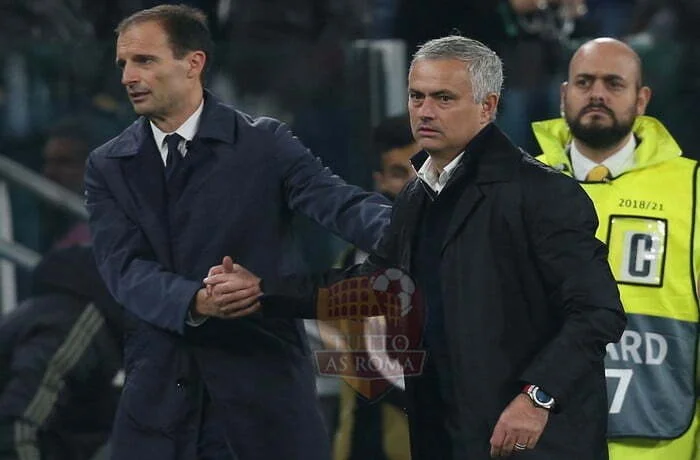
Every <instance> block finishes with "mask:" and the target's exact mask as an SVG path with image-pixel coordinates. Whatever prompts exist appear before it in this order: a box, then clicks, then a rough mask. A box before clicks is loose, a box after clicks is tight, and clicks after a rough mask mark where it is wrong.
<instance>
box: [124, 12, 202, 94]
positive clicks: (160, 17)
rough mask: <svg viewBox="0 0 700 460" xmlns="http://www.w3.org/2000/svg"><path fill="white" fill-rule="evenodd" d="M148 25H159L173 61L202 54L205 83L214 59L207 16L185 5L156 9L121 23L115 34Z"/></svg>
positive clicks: (137, 14) (135, 15)
mask: <svg viewBox="0 0 700 460" xmlns="http://www.w3.org/2000/svg"><path fill="white" fill-rule="evenodd" d="M151 21H154V22H158V23H159V24H160V25H161V26H162V27H163V30H165V33H166V34H167V35H168V41H169V42H170V48H171V49H172V50H173V56H175V58H177V59H182V58H183V57H184V56H185V54H187V53H189V52H190V51H203V52H204V54H205V55H206V56H207V59H206V62H205V63H204V69H202V82H204V80H205V78H206V75H207V72H208V70H209V68H210V67H211V63H212V60H213V57H214V42H213V40H212V38H211V32H210V31H209V26H208V25H207V15H206V14H204V12H202V11H201V10H199V9H197V8H193V7H191V6H187V5H158V6H155V7H153V8H149V9H147V10H141V11H137V12H136V13H134V14H132V15H131V16H129V17H127V18H126V19H123V20H122V21H121V22H120V23H119V25H118V26H117V28H116V29H115V32H116V33H117V34H121V33H122V32H124V31H125V30H126V29H128V28H129V27H131V26H133V25H136V24H142V23H144V22H151Z"/></svg>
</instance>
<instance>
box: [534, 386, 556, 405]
mask: <svg viewBox="0 0 700 460" xmlns="http://www.w3.org/2000/svg"><path fill="white" fill-rule="evenodd" d="M535 398H536V399H537V402H539V403H540V404H549V403H550V402H551V401H552V397H551V396H549V395H548V394H547V393H545V392H544V391H542V390H540V389H539V388H538V389H537V391H536V392H535Z"/></svg>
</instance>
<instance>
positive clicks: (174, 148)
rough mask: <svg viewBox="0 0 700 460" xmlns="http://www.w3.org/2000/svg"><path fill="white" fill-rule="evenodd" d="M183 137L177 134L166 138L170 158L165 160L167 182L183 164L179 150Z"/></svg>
mask: <svg viewBox="0 0 700 460" xmlns="http://www.w3.org/2000/svg"><path fill="white" fill-rule="evenodd" d="M182 140H183V137H182V136H180V135H179V134H177V133H173V134H168V135H167V136H165V144H166V145H167V146H168V156H167V157H166V159H165V180H166V181H168V180H170V179H171V178H172V177H173V175H174V174H175V172H176V171H177V170H178V169H179V168H180V165H181V164H182V154H181V153H180V150H179V149H178V146H179V145H180V142H181V141H182Z"/></svg>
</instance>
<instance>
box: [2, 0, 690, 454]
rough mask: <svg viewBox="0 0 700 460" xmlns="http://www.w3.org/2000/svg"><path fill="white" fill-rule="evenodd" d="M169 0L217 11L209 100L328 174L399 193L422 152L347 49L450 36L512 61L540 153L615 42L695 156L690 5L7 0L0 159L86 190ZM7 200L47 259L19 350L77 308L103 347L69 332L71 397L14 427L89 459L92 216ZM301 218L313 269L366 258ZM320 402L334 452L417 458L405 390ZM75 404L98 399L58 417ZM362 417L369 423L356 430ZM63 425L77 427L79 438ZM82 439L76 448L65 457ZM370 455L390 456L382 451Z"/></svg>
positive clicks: (52, 395) (96, 308) (15, 324)
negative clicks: (130, 30) (583, 64)
mask: <svg viewBox="0 0 700 460" xmlns="http://www.w3.org/2000/svg"><path fill="white" fill-rule="evenodd" d="M161 3H187V4H190V5H192V6H195V7H198V8H200V9H202V10H204V11H205V12H206V13H207V14H208V16H209V17H210V18H211V19H212V24H210V26H211V30H212V32H213V35H214V38H215V39H216V41H217V43H216V45H217V48H216V52H215V61H214V67H213V72H212V73H211V76H210V79H209V82H208V87H209V88H210V89H211V90H212V91H213V92H214V93H215V94H217V95H218V96H219V97H221V98H222V99H223V100H224V101H226V102H229V103H231V104H233V105H234V106H236V107H237V108H238V109H240V110H243V111H245V112H249V113H251V114H253V115H263V114H265V115H270V116H274V117H277V118H280V119H282V120H283V121H286V122H287V123H289V124H290V125H291V127H292V129H293V131H294V132H295V134H296V135H297V136H298V137H299V138H300V139H301V140H302V141H303V142H304V144H305V145H307V146H308V147H309V148H310V149H311V150H312V151H313V152H314V154H316V155H318V156H319V157H321V158H322V159H323V161H324V163H325V164H326V165H328V166H329V167H330V168H331V169H333V171H334V172H336V173H338V174H339V175H341V176H342V177H344V178H346V179H347V180H348V181H349V182H353V183H356V184H358V185H361V186H363V187H365V188H368V189H370V188H374V189H375V190H377V191H380V192H382V193H384V194H386V195H387V196H390V197H391V196H394V195H395V194H396V193H398V190H400V189H401V186H402V185H403V184H404V183H405V182H406V181H408V180H409V179H410V178H411V177H413V174H414V172H413V171H412V170H411V169H410V168H408V167H407V161H406V159H407V157H410V153H411V152H412V150H411V149H412V148H413V147H414V146H413V144H412V142H411V137H410V131H409V129H408V122H407V119H406V118H405V116H403V115H402V114H400V113H389V112H388V111H387V110H384V111H383V113H381V116H382V118H384V119H385V120H384V121H383V122H382V123H379V124H376V123H372V122H371V121H370V120H372V119H373V118H374V117H375V116H376V113H375V112H376V110H377V109H376V100H373V97H376V95H377V93H376V89H373V88H372V85H370V84H369V83H368V79H369V78H370V75H371V73H372V71H371V68H372V62H371V61H372V59H371V56H367V55H362V54H358V53H357V47H356V46H355V45H356V44H357V43H359V42H360V41H363V40H370V41H379V40H399V41H400V43H403V44H404V45H405V48H404V49H405V56H404V61H405V62H406V63H408V62H409V61H410V56H411V54H412V52H413V51H414V50H415V49H416V47H417V46H418V45H420V44H421V43H423V42H425V41H427V40H429V39H431V38H435V37H439V36H442V35H446V34H449V33H458V34H462V35H465V36H468V37H471V38H475V39H477V40H480V41H482V42H484V43H486V44H487V45H489V46H490V47H492V48H493V49H494V50H496V51H497V52H498V54H499V55H500V56H501V57H502V59H503V61H504V65H505V73H506V79H505V90H504V94H503V98H502V103H501V106H500V107H499V115H498V120H497V123H498V124H499V125H500V126H501V127H502V128H503V129H504V131H505V132H507V133H508V134H509V135H510V136H511V137H512V139H513V141H514V142H515V143H516V144H518V145H521V146H522V147H523V148H525V149H526V150H528V151H530V152H531V153H533V154H538V153H540V152H539V151H538V150H539V148H538V146H537V142H536V141H535V138H534V137H533V134H532V132H531V128H530V123H531V122H533V121H537V120H543V119H546V118H551V117H553V116H557V115H559V113H560V110H561V109H560V84H561V82H562V81H563V80H564V79H565V78H566V77H565V76H566V65H567V63H568V60H569V58H570V56H571V53H572V52H573V50H575V49H576V48H577V46H578V45H579V44H580V43H582V42H583V41H585V40H586V39H588V38H591V37H598V36H611V37H617V38H621V39H623V40H625V41H626V42H627V43H629V44H630V45H631V46H632V47H633V48H634V49H635V50H636V51H637V52H638V53H639V54H640V55H641V57H642V59H643V61H644V69H645V75H644V80H645V82H646V83H648V84H650V86H652V87H653V88H654V91H655V97H654V99H653V100H652V102H651V104H650V106H649V109H648V113H649V114H650V115H653V116H656V117H658V118H660V119H662V120H663V121H664V123H665V124H666V126H667V127H668V128H669V130H670V131H671V133H673V135H674V137H675V139H676V140H677V141H678V143H679V144H680V146H681V148H682V150H683V152H684V155H685V156H688V157H691V158H695V159H698V158H700V154H698V153H697V147H696V146H697V145H698V143H700V131H698V130H697V129H696V127H695V119H694V118H693V117H692V113H693V111H692V110H694V109H695V108H696V107H697V106H699V105H700V59H699V58H700V56H698V54H699V53H700V47H699V46H697V45H698V44H700V43H699V42H700V29H699V28H698V27H697V26H696V24H697V23H698V21H699V20H700V2H698V1H697V0H502V1H497V0H490V1H471V2H469V1H464V0H442V1H441V2H439V5H438V4H436V3H435V2H428V1H424V0H199V1H197V0H191V1H184V2H158V1H154V0H152V1H148V0H109V1H106V0H101V1H82V0H0V154H1V155H4V156H7V157H9V158H11V159H13V160H15V161H17V162H19V163H21V164H23V165H24V166H26V167H28V168H30V169H32V170H35V171H36V172H39V173H41V174H42V175H43V176H44V177H46V178H47V179H49V180H51V181H53V182H55V183H57V184H59V185H61V186H63V187H65V188H67V189H69V190H71V191H73V192H75V193H76V194H78V195H80V194H82V193H83V173H84V162H85V159H86V158H87V155H88V154H89V152H90V151H91V150H92V149H93V148H95V147H96V146H98V145H100V144H101V143H103V142H105V141H107V140H108V139H110V138H111V137H113V136H114V135H116V134H117V133H119V132H120V131H121V130H122V129H123V128H124V127H125V126H126V125H127V124H128V123H130V122H131V121H132V120H133V119H134V115H133V112H132V111H131V109H130V106H129V104H128V101H127V99H126V97H125V95H124V91H123V88H122V87H121V84H120V81H119V73H118V72H117V69H116V67H115V65H114V28H115V26H116V25H117V22H118V21H119V19H120V18H122V17H125V16H127V15H128V14H130V13H132V12H134V11H136V10H139V9H143V8H148V7H151V6H154V5H157V4H161ZM405 70H407V68H406V69H402V72H404V73H405ZM382 90H383V91H386V90H387V88H383V89H382ZM380 110H381V109H380ZM11 198H12V206H13V215H12V217H13V225H14V239H15V241H17V242H18V243H20V244H22V245H24V246H26V247H27V248H30V249H32V250H34V251H37V252H38V253H40V254H42V255H45V254H48V256H47V257H46V258H45V260H44V262H42V265H40V266H39V268H37V269H36V270H35V271H34V273H29V272H28V271H23V270H19V271H18V293H19V300H20V301H22V302H23V303H22V306H21V307H20V309H21V308H23V307H27V308H31V309H33V310H32V311H39V312H40V311H43V310H47V309H48V310H53V313H52V314H54V315H56V316H55V318H56V319H55V320H54V319H50V320H46V321H49V323H50V325H51V327H52V328H55V334H54V336H53V338H52V337H51V336H50V337H48V338H47V339H46V340H45V341H43V342H40V343H34V342H31V346H29V347H27V348H25V349H24V350H23V353H32V352H33V350H42V349H44V348H42V347H48V349H51V346H52V344H54V343H55V342H56V340H57V339H56V337H60V336H62V335H65V334H68V333H70V331H69V330H68V331H66V330H62V329H61V325H62V321H61V318H64V319H65V318H69V320H66V322H65V327H69V326H70V327H73V326H72V325H74V324H76V323H75V321H76V320H77V318H83V317H84V319H83V321H84V323H85V324H88V325H89V326H91V327H92V329H90V328H89V327H88V328H87V329H85V330H84V331H88V332H89V333H90V334H91V335H90V337H89V338H88V339H84V338H83V339H81V340H94V341H95V343H99V344H100V346H99V347H97V348H94V349H91V350H92V351H94V353H92V352H88V347H87V346H86V345H85V343H83V345H82V346H83V348H80V347H81V345H80V343H79V342H80V340H76V345H75V347H76V348H75V349H74V352H75V353H74V355H75V356H77V358H76V362H75V363H74V365H73V366H72V367H71V368H70V373H71V374H70V375H71V379H70V380H69V384H70V385H69V386H70V390H71V391H70V394H68V395H66V394H64V393H61V394H59V393H60V392H58V391H53V392H52V391H49V390H50V389H51V385H48V386H47V388H49V390H46V391H48V393H46V394H48V400H49V401H50V402H53V403H54V404H48V407H45V408H43V409H41V410H39V409H37V408H36V407H34V408H35V409H36V410H35V412H36V413H35V414H30V413H29V412H28V411H27V412H26V413H21V414H16V415H18V416H21V417H24V419H23V420H24V421H23V422H22V424H21V426H20V425H17V426H16V427H14V428H11V430H14V431H12V432H14V433H15V434H16V433H23V435H25V436H26V439H27V442H28V444H30V445H32V446H33V445H35V444H36V443H35V444H32V442H33V441H32V440H34V441H36V439H38V438H41V439H44V440H46V444H45V445H49V446H52V447H51V448H52V449H54V450H55V452H57V453H55V454H54V456H43V455H46V454H44V453H42V457H40V458H55V459H69V458H70V459H74V460H76V459H77V460H79V459H82V458H91V457H92V456H93V455H95V453H97V452H98V450H99V448H100V446H101V445H102V444H104V443H106V441H107V438H108V433H109V424H110V417H111V413H112V411H113V410H114V407H115V404H116V398H117V396H118V394H116V393H118V387H119V378H118V376H119V371H120V370H119V362H120V359H121V356H120V354H121V350H120V340H121V339H120V334H121V332H120V318H119V317H118V315H114V314H113V313H107V312H109V311H112V312H113V311H115V310H118V308H117V307H113V306H111V305H109V303H110V299H109V298H108V295H107V294H106V292H104V288H103V287H102V286H101V282H100V280H99V279H94V280H92V281H90V283H88V284H90V286H91V289H90V290H89V291H88V292H85V291H83V290H81V289H80V287H79V286H80V285H85V284H86V282H85V280H88V279H92V278H90V277H91V276H92V277H94V275H96V271H95V269H94V267H93V265H92V264H93V262H92V260H91V258H90V257H86V256H85V254H84V253H83V252H81V250H80V249H76V246H81V245H87V244H88V243H89V241H90V236H89V232H88V229H87V226H86V224H85V222H84V221H83V220H81V219H80V218H77V217H74V216H71V215H68V214H66V213H65V212H64V211H61V210H56V209H54V208H52V207H50V206H48V205H46V204H43V203H42V202H41V201H40V200H38V199H37V198H36V197H35V196H33V195H31V194H30V193H29V192H27V191H26V190H22V189H19V188H15V187H13V188H11ZM298 225H299V228H300V231H299V235H300V239H301V243H302V246H303V247H304V250H305V255H306V257H307V260H308V265H309V267H310V269H321V268H325V267H328V266H330V265H331V264H333V263H334V262H336V261H338V260H339V259H342V261H341V263H343V264H347V263H349V262H355V261H358V260H361V259H362V257H363V256H364V255H363V254H358V253H357V251H354V250H352V249H350V250H349V252H348V250H347V248H346V247H345V244H344V243H343V242H340V241H338V240H337V239H336V238H335V237H333V236H331V235H328V234H327V233H325V232H324V231H321V230H320V229H318V228H317V227H315V225H314V224H311V223H310V222H306V221H301V220H300V221H299V222H298ZM66 272H67V273H66ZM18 310H19V309H18ZM30 316H33V315H30ZM28 321H29V320H28V319H27V318H26V317H22V316H21V315H18V314H13V315H10V316H9V317H8V318H5V319H3V320H2V321H0V448H1V447H2V436H3V434H2V433H3V432H2V428H3V424H7V423H10V422H8V420H4V419H2V417H3V416H6V414H8V413H12V411H13V410H15V408H14V407H15V406H14V405H16V404H19V406H17V407H20V406H22V404H20V403H16V404H15V401H25V402H27V401H31V399H32V397H33V396H32V394H33V393H32V391H33V390H36V391H37V392H38V391H39V390H38V389H32V388H30V387H22V385H21V384H19V386H16V387H12V388H9V390H8V389H7V387H6V386H4V385H7V384H8V381H9V380H10V378H9V377H10V369H14V367H13V366H15V365H17V358H16V356H13V353H16V347H18V346H19V345H22V344H26V342H25V341H24V340H25V339H24V338H26V337H33V335H32V334H33V332H32V331H36V330H44V329H42V327H43V326H42V324H38V325H37V324H34V325H31V324H29V322H28ZM81 324H83V323H81ZM85 324H83V326H84V325H85ZM17 330H21V331H22V333H21V334H20V333H18V332H16V331H17ZM23 334H24V335H23ZM49 335H51V334H49ZM27 340H29V339H27ZM41 353H42V352H39V354H40V355H41V356H44V357H45V356H46V353H49V352H45V353H44V354H43V355H42V354H41ZM48 356H49V357H50V356H51V355H50V354H49V355H48ZM37 359H40V357H39V358H37ZM20 367H21V366H20ZM18 372H19V375H20V376H23V375H24V374H22V372H24V373H25V374H28V375H31V374H32V373H33V372H35V369H33V368H30V369H24V368H20V369H19V371H18ZM85 382H90V383H88V384H86V383H85ZM45 383H46V382H44V383H42V384H41V385H44V384H45ZM54 390H55V389H54ZM98 390H99V391H98ZM8 391H9V393H8ZM3 392H5V393H3ZM113 392H116V393H115V394H116V395H113V394H112V393H113ZM8 394H10V396H9V397H8V396H7V395H8ZM105 394H108V395H109V397H107V398H105V397H103V396H104V395H105ZM44 396H46V395H44ZM10 399H12V400H11V401H10ZM323 401H324V410H325V415H326V418H327V421H328V424H329V427H330V432H331V433H332V435H333V436H334V438H335V441H336V444H335V455H336V459H337V460H345V459H347V460H351V459H359V458H372V459H378V460H381V458H386V459H387V460H389V459H396V460H399V459H405V458H408V456H407V455H408V454H407V452H406V449H405V447H406V444H405V440H406V437H407V432H406V427H405V426H404V425H403V424H402V423H401V422H396V420H397V419H396V417H399V418H400V417H401V416H400V415H397V414H396V413H395V411H392V408H394V409H395V408H397V407H400V406H401V402H400V398H398V397H397V398H393V399H392V398H387V399H385V400H383V402H382V405H369V404H366V402H365V401H363V400H362V398H361V397H359V396H357V395H356V394H355V393H354V392H353V391H351V390H349V388H347V387H345V386H342V385H341V383H340V382H338V381H337V380H336V381H334V382H331V383H330V384H329V386H327V388H326V390H324V394H323ZM44 402H45V403H46V401H44ZM76 405H78V406H81V407H91V408H92V409H90V410H86V411H85V413H80V414H79V415H78V414H77V413H76V414H72V417H68V416H67V415H65V414H61V413H60V411H61V409H62V408H65V407H76ZM384 406H386V407H384ZM22 407H24V406H22ZM93 409H94V410H93ZM3 410H5V412H3ZM66 417H68V418H66ZM80 417H82V418H80ZM382 417H385V418H386V417H392V420H395V422H394V423H393V424H392V426H393V427H395V428H396V429H395V430H394V431H392V432H386V431H383V430H382V429H381V428H380V427H381V426H382V421H381V420H382ZM13 420H14V419H13ZM358 420H359V421H358ZM12 423H15V422H14V421H13V422H12ZM71 424H72V425H71ZM359 425H361V426H364V427H374V428H375V429H374V431H371V430H370V432H369V434H367V433H364V434H363V435H358V434H353V427H354V426H359ZM29 426H32V427H34V428H31V429H30V428H27V427H29ZM37 426H40V427H41V429H40V430H39V431H36V427H37ZM59 426H60V427H65V426H73V427H75V430H74V433H75V432H81V433H82V434H83V436H82V438H80V440H78V441H76V440H75V439H73V438H72V436H73V434H74V433H73V434H70V435H69V434H67V433H66V432H65V430H62V429H59ZM27 430H29V431H27ZM32 430H34V431H32ZM41 430H44V431H43V432H42V431H41ZM384 437H386V438H384ZM385 439H394V440H396V439H398V440H399V441H398V442H396V441H390V440H389V441H387V440H385ZM76 445H80V446H82V447H81V448H82V449H83V450H82V451H75V450H72V451H71V450H70V449H74V446H76ZM387 446H393V447H392V448H386V447H387ZM397 446H398V447H397ZM378 451H381V452H382V454H381V455H384V457H377V456H375V455H376V454H375V452H378ZM368 452H372V453H371V454H368ZM3 455H5V452H2V451H1V450H0V459H5V458H12V457H9V456H8V457H4V456H3ZM8 455H9V454H8ZM368 455H370V456H369V457H368ZM27 458H30V457H27ZM31 458H39V457H31Z"/></svg>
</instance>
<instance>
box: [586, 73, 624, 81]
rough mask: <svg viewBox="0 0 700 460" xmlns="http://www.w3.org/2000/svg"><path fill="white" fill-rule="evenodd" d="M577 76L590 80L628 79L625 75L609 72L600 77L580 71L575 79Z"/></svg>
mask: <svg viewBox="0 0 700 460" xmlns="http://www.w3.org/2000/svg"><path fill="white" fill-rule="evenodd" d="M576 78H585V79H588V80H595V79H596V78H602V79H603V80H607V81H610V80H622V81H626V80H625V77H623V76H622V75H618V74H616V73H608V74H605V75H603V76H601V77H598V76H596V75H593V74H590V73H580V74H577V75H576V76H575V77H574V79H576Z"/></svg>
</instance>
